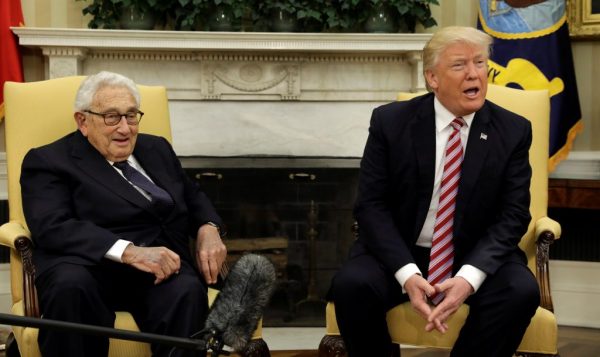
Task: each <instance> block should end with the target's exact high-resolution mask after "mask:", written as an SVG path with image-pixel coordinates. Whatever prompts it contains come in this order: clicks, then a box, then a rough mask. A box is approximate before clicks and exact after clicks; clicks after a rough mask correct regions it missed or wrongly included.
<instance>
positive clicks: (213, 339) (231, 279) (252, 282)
mask: <svg viewBox="0 0 600 357" xmlns="http://www.w3.org/2000/svg"><path fill="white" fill-rule="evenodd" d="M275 279H276V274H275V267H274V266H273V264H272V263H271V262H270V261H269V260H268V259H267V258H265V257H264V256H261V255H257V254H245V255H243V256H242V257H241V258H240V259H239V260H238V261H237V262H236V263H235V265H234V266H233V267H232V268H231V270H230V271H229V274H228V275H227V277H226V278H225V281H224V283H223V289H222V290H221V292H220V293H219V295H217V298H216V299H215V301H214V303H213V305H212V306H211V308H210V310H209V312H208V316H207V318H206V322H205V324H204V329H203V330H202V331H200V332H199V333H198V335H200V336H202V337H201V339H202V340H203V341H206V346H207V348H206V349H207V350H212V351H213V356H218V355H219V354H220V353H222V351H223V345H227V346H229V347H231V348H233V349H234V350H235V351H237V352H241V351H243V349H244V348H245V347H246V345H247V344H248V342H249V341H250V338H251V337H252V332H254V330H255V329H256V325H257V324H258V320H259V319H260V318H261V316H262V314H263V310H264V308H265V307H266V306H267V304H268V303H269V300H270V299H271V295H272V293H273V290H274V288H275Z"/></svg>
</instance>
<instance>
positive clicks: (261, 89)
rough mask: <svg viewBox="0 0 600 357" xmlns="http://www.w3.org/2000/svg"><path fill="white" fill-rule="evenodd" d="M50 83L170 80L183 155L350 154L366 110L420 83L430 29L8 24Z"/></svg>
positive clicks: (357, 150)
mask: <svg viewBox="0 0 600 357" xmlns="http://www.w3.org/2000/svg"><path fill="white" fill-rule="evenodd" d="M12 30H13V31H14V32H15V33H16V34H17V35H18V37H19V43H20V44H21V45H23V46H27V47H32V48H39V49H41V50H42V53H43V55H44V58H45V60H46V78H56V77H63V76H70V75H82V74H83V75H87V74H91V73H95V72H98V71H100V70H110V71H115V72H119V73H123V74H125V75H127V76H129V77H131V78H132V79H134V80H135V81H136V82H138V83H141V84H148V85H164V86H166V87H167V90H168V95H169V100H170V110H171V120H172V126H173V136H174V145H175V150H176V151H177V153H178V154H179V155H181V156H217V157H223V156H265V155H266V156H293V157H299V156H302V157H335V158H341V157H343V158H347V157H350V158H357V157H360V156H361V155H362V149H363V146H364V142H365V140H366V136H367V127H368V122H369V117H370V113H371V111H372V109H373V108H374V107H376V106H377V105H380V104H383V103H386V102H390V101H393V100H394V99H395V97H396V94H397V93H398V92H399V91H408V90H412V91H415V90H421V89H423V88H424V82H423V79H422V76H421V72H422V63H421V50H422V48H423V46H424V45H425V42H426V41H427V40H428V39H429V38H430V35H429V34H327V33H325V34H310V33H252V32H245V33H244V32H235V33H234V32H172V31H127V30H125V31H123V30H88V29H56V28H52V29H50V28H26V27H25V28H12Z"/></svg>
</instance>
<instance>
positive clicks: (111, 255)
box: [104, 239, 133, 263]
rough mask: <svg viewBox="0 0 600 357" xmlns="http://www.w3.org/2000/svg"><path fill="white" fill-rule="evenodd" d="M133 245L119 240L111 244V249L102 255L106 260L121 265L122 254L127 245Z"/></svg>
mask: <svg viewBox="0 0 600 357" xmlns="http://www.w3.org/2000/svg"><path fill="white" fill-rule="evenodd" d="M130 244H133V243H132V242H130V241H128V240H124V239H119V240H118V241H116V242H115V244H113V246H112V247H110V249H109V250H108V252H106V254H104V257H105V258H106V259H109V260H112V261H113V262H117V263H123V260H122V259H121V258H122V257H123V252H124V251H125V248H127V246H128V245H130Z"/></svg>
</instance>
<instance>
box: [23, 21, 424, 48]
mask: <svg viewBox="0 0 600 357" xmlns="http://www.w3.org/2000/svg"><path fill="white" fill-rule="evenodd" d="M11 30H12V31H13V32H14V33H15V34H17V35H18V36H19V44H20V45H22V46H39V47H46V46H52V47H80V46H81V47H88V48H110V49H146V50H202V51H213V50H226V51H272V52H281V51H290V52H291V51H299V52H364V53H373V52H377V53H408V52H411V51H418V52H420V51H421V50H422V49H423V46H424V45H425V42H427V40H429V38H431V34H400V33H398V34H370V33H353V34H348V33H275V32H201V31H135V30H100V29H95V30H89V29H75V28H69V29H66V28H35V27H11Z"/></svg>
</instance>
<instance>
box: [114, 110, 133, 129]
mask: <svg viewBox="0 0 600 357" xmlns="http://www.w3.org/2000/svg"><path fill="white" fill-rule="evenodd" d="M117 130H118V131H119V132H121V133H126V132H129V131H131V128H130V127H129V124H127V116H126V115H125V114H122V115H121V119H120V120H119V124H117Z"/></svg>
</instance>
